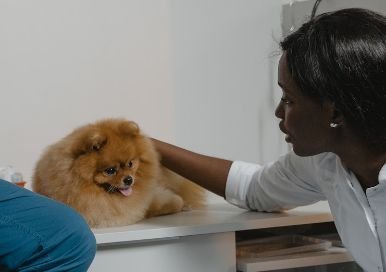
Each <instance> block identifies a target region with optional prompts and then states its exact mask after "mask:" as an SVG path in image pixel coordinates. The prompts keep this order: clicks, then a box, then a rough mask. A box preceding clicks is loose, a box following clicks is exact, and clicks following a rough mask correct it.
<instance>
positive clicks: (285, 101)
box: [280, 97, 291, 105]
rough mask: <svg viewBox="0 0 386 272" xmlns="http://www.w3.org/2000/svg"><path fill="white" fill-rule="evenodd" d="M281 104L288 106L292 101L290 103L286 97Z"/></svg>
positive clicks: (281, 100)
mask: <svg viewBox="0 0 386 272" xmlns="http://www.w3.org/2000/svg"><path fill="white" fill-rule="evenodd" d="M280 102H281V103H283V104H286V105H288V104H291V101H289V100H288V99H287V98H285V97H282V98H281V99H280Z"/></svg>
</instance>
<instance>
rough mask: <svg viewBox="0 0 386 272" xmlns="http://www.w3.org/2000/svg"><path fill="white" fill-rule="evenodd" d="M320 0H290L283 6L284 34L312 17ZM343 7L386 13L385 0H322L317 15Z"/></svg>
mask: <svg viewBox="0 0 386 272" xmlns="http://www.w3.org/2000/svg"><path fill="white" fill-rule="evenodd" d="M317 1H318V0H306V1H300V0H299V1H296V0H290V2H289V3H288V4H285V5H283V7H282V33H283V36H286V35H288V33H290V32H292V31H294V30H295V29H297V28H298V27H300V25H301V24H302V23H304V22H306V21H307V20H309V19H310V18H311V14H312V9H313V7H314V5H315V4H316V5H317V4H318V3H316V2H317ZM343 8H367V9H370V10H373V11H377V12H381V13H383V14H386V1H385V0H366V1H363V0H346V1H339V0H321V1H319V5H318V7H317V11H316V15H318V14H320V13H324V12H328V11H333V10H338V9H343Z"/></svg>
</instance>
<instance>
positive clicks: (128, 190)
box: [119, 187, 133, 196]
mask: <svg viewBox="0 0 386 272" xmlns="http://www.w3.org/2000/svg"><path fill="white" fill-rule="evenodd" d="M119 191H120V192H121V194H122V195H124V196H129V195H131V193H132V192H133V189H131V187H129V188H126V189H119Z"/></svg>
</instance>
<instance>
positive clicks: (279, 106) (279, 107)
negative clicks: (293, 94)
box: [275, 102, 284, 119]
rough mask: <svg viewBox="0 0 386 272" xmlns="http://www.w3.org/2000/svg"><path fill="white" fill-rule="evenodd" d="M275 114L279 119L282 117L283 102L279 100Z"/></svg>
mask: <svg viewBox="0 0 386 272" xmlns="http://www.w3.org/2000/svg"><path fill="white" fill-rule="evenodd" d="M275 116H276V117H277V118H279V119H284V109H283V103H281V102H279V104H278V105H277V106H276V110H275Z"/></svg>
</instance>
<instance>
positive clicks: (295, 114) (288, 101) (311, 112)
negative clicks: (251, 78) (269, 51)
mask: <svg viewBox="0 0 386 272" xmlns="http://www.w3.org/2000/svg"><path fill="white" fill-rule="evenodd" d="M278 70H279V71H278V84H279V86H280V87H281V89H282V92H283V95H282V98H281V101H280V102H279V105H278V106H277V108H276V111H275V115H276V117H277V118H279V119H281V121H280V124H279V127H280V130H281V131H282V132H283V133H284V134H286V137H285V140H286V141H287V142H288V143H291V144H292V146H293V150H294V152H295V153H296V154H297V155H299V156H312V155H316V154H319V153H322V152H327V151H331V150H330V149H331V139H332V131H331V130H332V129H333V128H331V127H330V123H331V121H332V117H333V107H332V105H331V103H323V104H322V105H320V104H318V103H316V102H314V101H313V100H311V99H310V98H309V97H307V96H305V95H303V94H302V93H301V92H300V90H299V88H298V86H297V85H296V83H295V82H294V81H293V79H292V77H291V75H290V73H289V70H288V67H287V61H286V54H285V53H284V54H283V55H282V56H281V58H280V61H279V67H278Z"/></svg>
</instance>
